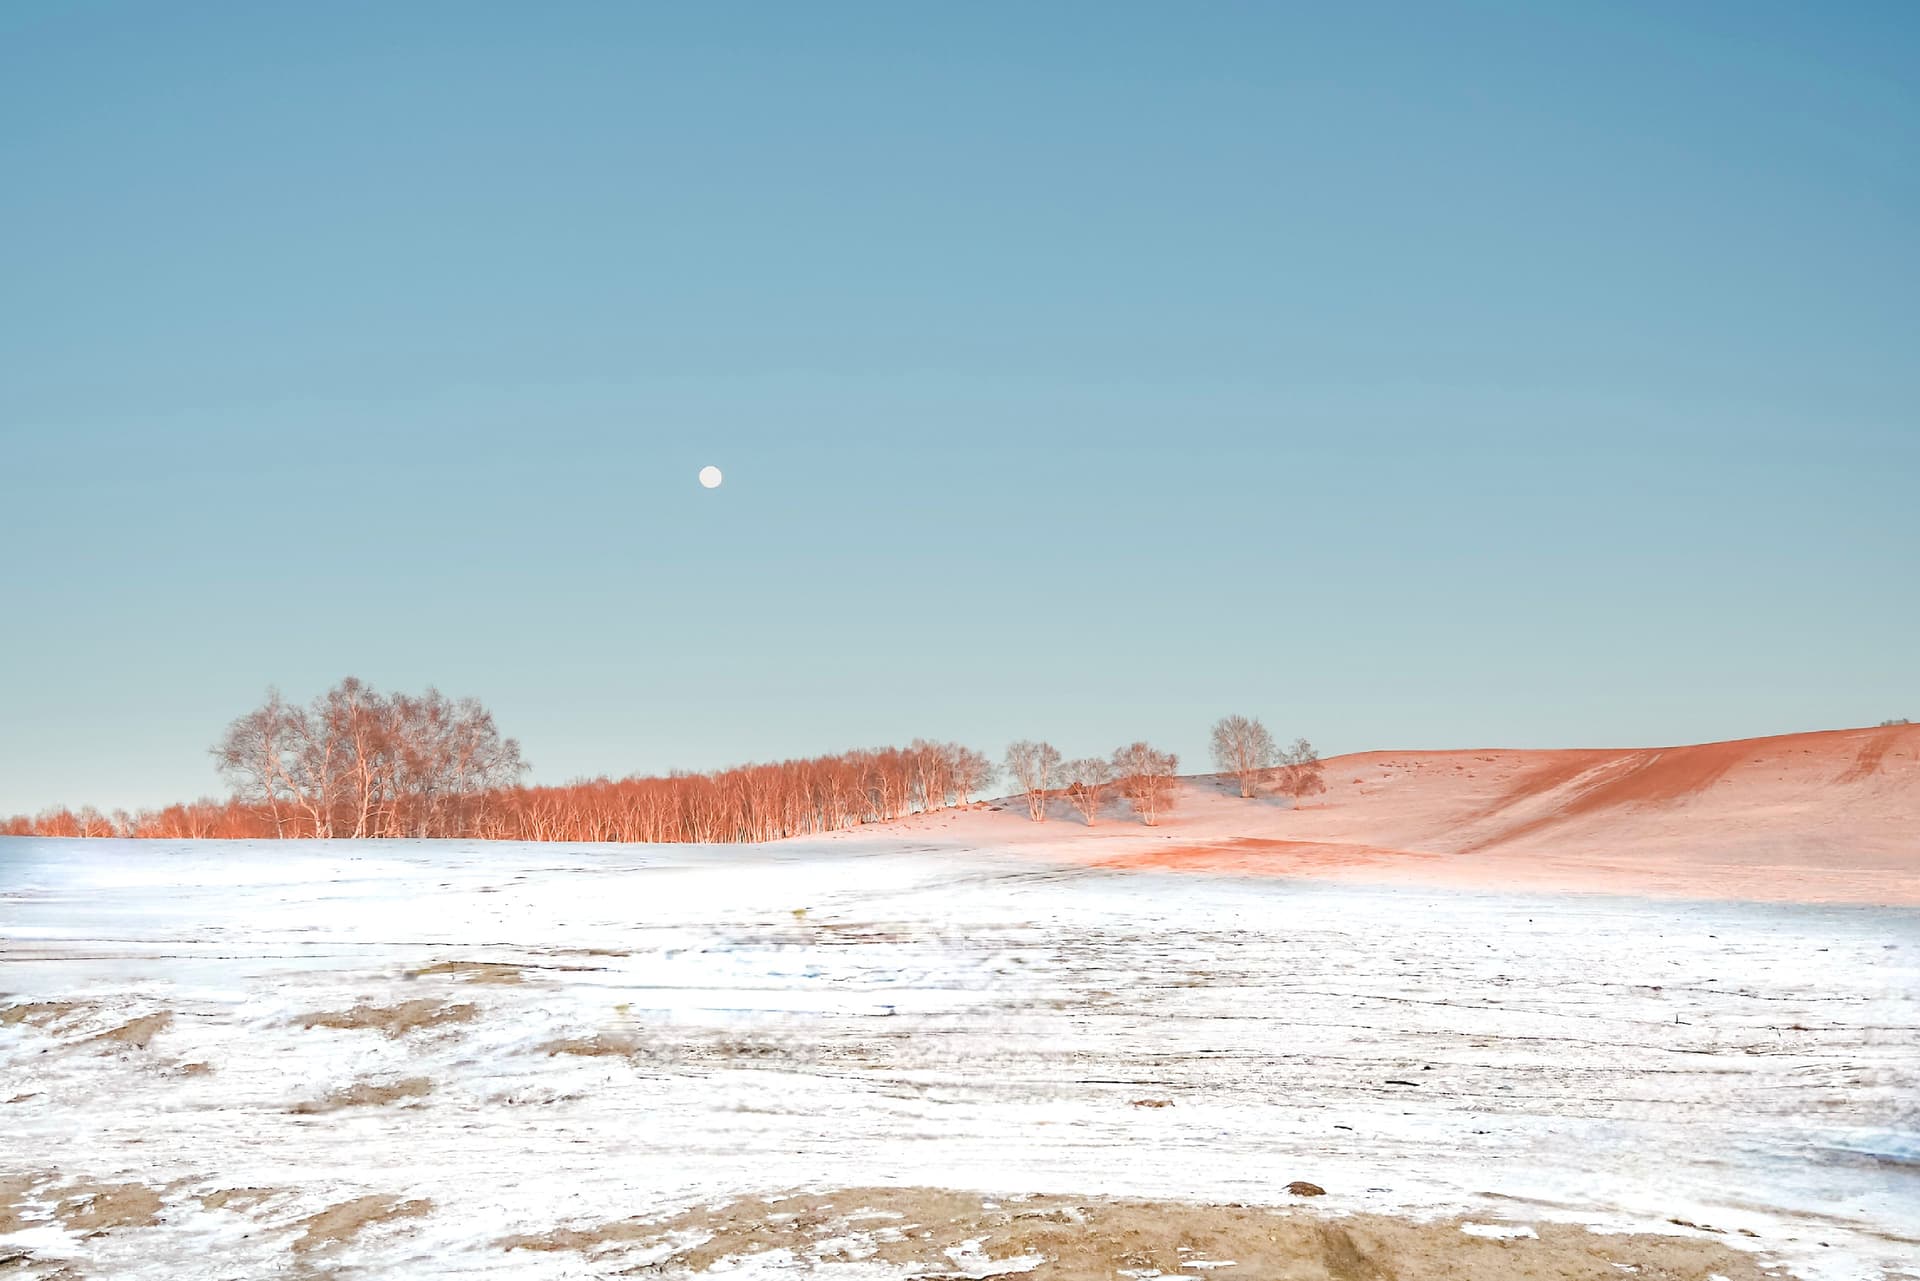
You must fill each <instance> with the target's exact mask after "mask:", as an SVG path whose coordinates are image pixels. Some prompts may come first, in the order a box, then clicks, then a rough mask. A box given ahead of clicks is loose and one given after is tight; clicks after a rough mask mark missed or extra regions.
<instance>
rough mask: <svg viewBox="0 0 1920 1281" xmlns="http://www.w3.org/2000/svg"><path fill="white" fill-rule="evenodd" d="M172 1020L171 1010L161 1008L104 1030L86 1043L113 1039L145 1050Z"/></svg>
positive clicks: (119, 1043)
mask: <svg viewBox="0 0 1920 1281" xmlns="http://www.w3.org/2000/svg"><path fill="white" fill-rule="evenodd" d="M172 1022H173V1013H172V1011H170V1010H161V1011H159V1012H158V1013H155V1014H142V1015H141V1016H140V1017H139V1018H137V1019H128V1020H127V1021H126V1022H125V1023H122V1024H121V1025H120V1026H119V1027H116V1028H113V1029H111V1030H109V1031H106V1032H102V1033H101V1034H100V1035H98V1036H90V1037H88V1038H87V1039H86V1042H85V1044H88V1045H94V1044H97V1043H99V1042H101V1041H111V1042H114V1043H115V1044H117V1045H127V1046H131V1047H133V1048H134V1049H136V1050H144V1049H146V1048H147V1043H148V1042H150V1041H152V1040H153V1038H154V1037H156V1036H158V1035H159V1034H160V1033H161V1032H163V1031H165V1030H166V1029H167V1027H168V1026H169V1025H171V1024H172Z"/></svg>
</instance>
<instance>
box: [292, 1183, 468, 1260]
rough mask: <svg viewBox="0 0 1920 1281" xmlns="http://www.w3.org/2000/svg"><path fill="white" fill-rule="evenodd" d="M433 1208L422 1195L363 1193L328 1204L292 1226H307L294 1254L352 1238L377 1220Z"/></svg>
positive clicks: (415, 1215)
mask: <svg viewBox="0 0 1920 1281" xmlns="http://www.w3.org/2000/svg"><path fill="white" fill-rule="evenodd" d="M432 1211H433V1202H431V1201H428V1200H426V1199H424V1198H422V1199H420V1200H415V1201H402V1200H400V1199H398V1198H397V1197H387V1196H363V1197H355V1198H354V1199H353V1200H351V1201H342V1202H341V1203H340V1204H339V1205H330V1206H328V1207H327V1208H326V1209H324V1210H322V1211H320V1213H318V1214H316V1215H312V1216H310V1217H308V1218H305V1219H302V1220H300V1222H298V1223H296V1224H295V1225H294V1226H295V1227H303V1228H305V1229H306V1231H305V1232H304V1233H302V1234H301V1236H300V1238H299V1239H298V1240H296V1241H295V1242H294V1243H293V1252H294V1253H295V1254H306V1253H309V1252H311V1251H313V1250H320V1249H324V1248H326V1247H327V1246H333V1245H339V1244H341V1243H342V1242H344V1241H351V1240H352V1239H353V1238H354V1237H355V1236H357V1235H358V1234H359V1233H360V1232H361V1231H362V1230H363V1229H366V1228H370V1227H372V1226H373V1225H374V1224H376V1223H391V1222H393V1221H395V1220H397V1219H417V1218H420V1217H422V1216H424V1215H427V1214H430V1213H432Z"/></svg>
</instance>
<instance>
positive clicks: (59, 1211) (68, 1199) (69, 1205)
mask: <svg viewBox="0 0 1920 1281" xmlns="http://www.w3.org/2000/svg"><path fill="white" fill-rule="evenodd" d="M56 1196H57V1197H58V1200H56V1201H55V1202H54V1207H53V1213H54V1217H55V1218H57V1219H59V1220H60V1222H61V1223H63V1224H65V1225H66V1228H67V1230H68V1231H69V1232H81V1233H91V1232H107V1231H111V1230H112V1229H114V1228H143V1227H146V1226H147V1225H149V1224H153V1223H158V1222H159V1221H160V1194H159V1193H158V1192H155V1191H154V1190H153V1189H152V1188H150V1187H148V1186H146V1185H145V1184H144V1183H76V1184H72V1185H70V1186H68V1187H65V1188H61V1189H60V1190H59V1191H58V1192H57V1193H56Z"/></svg>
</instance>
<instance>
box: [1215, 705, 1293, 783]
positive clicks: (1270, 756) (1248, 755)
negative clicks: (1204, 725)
mask: <svg viewBox="0 0 1920 1281" xmlns="http://www.w3.org/2000/svg"><path fill="white" fill-rule="evenodd" d="M1277 755H1278V753H1277V752H1276V751H1275V749H1274V745H1273V735H1271V734H1269V733H1267V727H1266V726H1265V725H1262V724H1261V723H1260V722H1259V721H1257V720H1252V719H1250V718H1248V717H1245V716H1223V717H1221V718H1220V719H1219V720H1217V721H1215V722H1214V725H1213V763H1214V765H1215V766H1216V767H1218V768H1219V770H1220V772H1221V773H1223V774H1231V775H1233V776H1234V777H1235V778H1237V779H1239V780H1240V795H1241V796H1243V797H1250V796H1252V795H1253V791H1254V787H1255V785H1256V784H1258V783H1259V781H1260V779H1261V778H1262V777H1263V776H1264V775H1265V774H1266V772H1267V771H1268V770H1270V769H1272V768H1273V765H1274V761H1275V759H1276V758H1277Z"/></svg>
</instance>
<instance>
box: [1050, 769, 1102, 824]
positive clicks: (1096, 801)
mask: <svg viewBox="0 0 1920 1281" xmlns="http://www.w3.org/2000/svg"><path fill="white" fill-rule="evenodd" d="M1060 777H1061V778H1062V779H1064V780H1066V784H1067V799H1068V800H1069V801H1071V802H1073V808H1074V809H1076V810H1078V811H1080V817H1082V818H1084V819H1086V820H1087V826H1088V827H1092V826H1093V824H1094V821H1095V820H1096V819H1098V818H1099V817H1100V805H1101V803H1102V802H1103V801H1104V800H1105V799H1106V795H1107V789H1108V788H1110V787H1112V786H1113V765H1112V763H1111V762H1109V761H1104V760H1101V759H1100V758H1099V757H1098V756H1083V757H1081V758H1080V759H1078V760H1072V761H1068V762H1067V763H1066V764H1065V765H1063V766H1061V768H1060Z"/></svg>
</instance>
